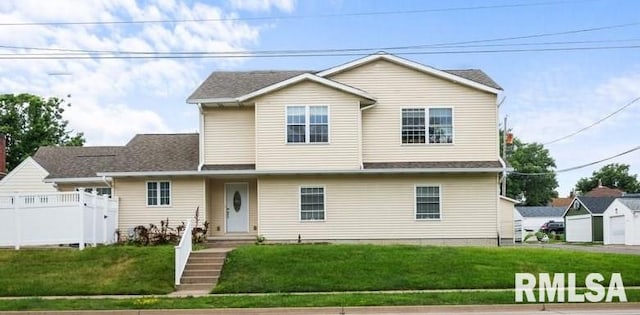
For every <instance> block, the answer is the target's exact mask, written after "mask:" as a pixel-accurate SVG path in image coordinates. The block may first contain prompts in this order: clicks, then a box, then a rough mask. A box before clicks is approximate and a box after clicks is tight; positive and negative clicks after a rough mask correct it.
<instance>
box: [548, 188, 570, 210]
mask: <svg viewBox="0 0 640 315" xmlns="http://www.w3.org/2000/svg"><path fill="white" fill-rule="evenodd" d="M575 197H576V194H575V192H574V191H573V190H572V191H571V192H569V196H568V197H559V198H553V199H551V202H549V203H548V204H547V205H548V206H550V207H561V208H565V209H566V208H567V207H568V206H569V205H570V204H571V202H572V201H573V198H575Z"/></svg>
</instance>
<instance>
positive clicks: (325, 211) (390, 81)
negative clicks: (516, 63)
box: [96, 53, 505, 244]
mask: <svg viewBox="0 0 640 315" xmlns="http://www.w3.org/2000/svg"><path fill="white" fill-rule="evenodd" d="M500 91H501V88H500V87H499V86H498V85H497V84H496V83H495V82H494V81H493V80H491V79H490V78H489V77H488V76H487V75H486V74H484V73H483V72H482V71H480V70H451V71H449V70H446V71H443V70H438V69H435V68H431V67H428V66H425V65H422V64H418V63H416V62H413V61H410V60H406V59H403V58H399V57H397V56H394V55H390V54H385V53H380V54H375V55H370V56H367V57H364V58H361V59H358V60H355V61H352V62H349V63H346V64H343V65H339V66H336V67H333V68H330V69H327V70H323V71H250V72H214V73H212V74H211V75H210V76H209V77H208V78H207V79H206V80H205V81H204V82H203V83H202V84H201V85H200V87H198V88H197V89H196V90H195V92H193V94H192V95H191V96H190V97H189V98H188V100H187V102H188V103H190V104H193V107H194V110H195V108H196V107H197V110H198V111H199V113H200V127H199V130H200V132H199V133H198V134H173V135H138V136H136V137H135V138H134V139H132V140H131V141H130V142H129V143H128V144H127V145H126V146H124V147H122V149H121V151H120V153H119V154H118V155H117V156H116V157H115V158H114V160H113V163H112V164H110V165H109V166H108V167H105V169H104V170H103V171H97V172H96V177H97V178H104V179H108V180H109V183H110V185H111V188H112V192H113V194H114V195H116V196H118V197H119V198H120V210H119V226H120V228H121V230H125V231H126V230H128V229H130V228H132V227H133V226H136V225H139V224H148V223H152V222H159V221H160V220H163V219H165V218H169V219H170V222H171V221H172V222H175V223H177V222H180V221H184V220H186V219H188V218H189V217H192V216H193V213H194V212H195V209H196V208H198V209H199V213H200V215H201V217H202V218H201V220H207V221H209V222H210V232H209V233H210V236H211V237H216V238H228V239H232V238H235V237H252V236H257V235H262V236H264V237H265V238H266V239H267V240H269V241H295V240H298V239H301V240H302V241H320V240H322V241H325V240H326V241H358V240H365V241H383V242H385V241H389V242H391V241H402V242H415V243H425V244H426V243H440V244H495V243H496V237H497V235H498V234H499V229H500V198H499V196H498V195H499V188H498V186H499V180H500V175H501V173H502V172H503V171H504V170H505V165H504V163H503V162H502V161H501V160H500V158H499V151H498V110H497V95H498V93H499V92H500Z"/></svg>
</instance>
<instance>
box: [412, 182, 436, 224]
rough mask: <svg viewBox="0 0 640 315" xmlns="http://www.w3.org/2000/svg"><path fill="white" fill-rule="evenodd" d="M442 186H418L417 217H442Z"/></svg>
mask: <svg viewBox="0 0 640 315" xmlns="http://www.w3.org/2000/svg"><path fill="white" fill-rule="evenodd" d="M440 208H441V204H440V187H439V186H416V219H418V220H421V219H440Z"/></svg>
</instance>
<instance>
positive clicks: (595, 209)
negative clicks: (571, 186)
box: [577, 196, 616, 214]
mask: <svg viewBox="0 0 640 315" xmlns="http://www.w3.org/2000/svg"><path fill="white" fill-rule="evenodd" d="M577 199H578V200H580V202H581V203H582V204H583V205H584V206H585V207H587V208H588V209H589V211H591V213H592V214H601V213H604V211H605V210H607V208H608V207H609V205H610V204H611V203H612V202H613V201H614V200H616V197H587V196H578V197H577Z"/></svg>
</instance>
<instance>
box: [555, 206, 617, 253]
mask: <svg viewBox="0 0 640 315" xmlns="http://www.w3.org/2000/svg"><path fill="white" fill-rule="evenodd" d="M615 199H616V197H587V196H576V197H575V198H574V199H573V202H572V203H571V205H570V206H569V207H568V208H567V209H566V210H565V212H564V214H563V217H564V219H565V239H566V241H567V242H602V241H603V227H602V216H603V213H604V211H605V210H607V208H608V207H609V205H611V203H612V202H613V201H614V200H615Z"/></svg>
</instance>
